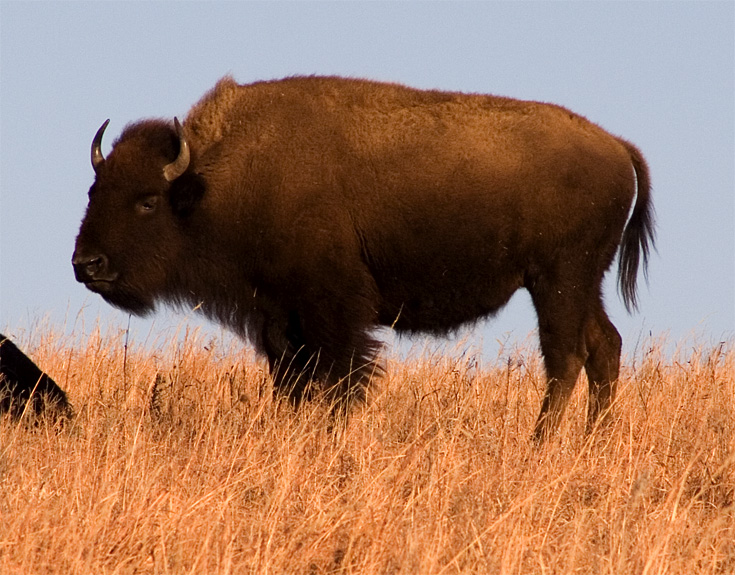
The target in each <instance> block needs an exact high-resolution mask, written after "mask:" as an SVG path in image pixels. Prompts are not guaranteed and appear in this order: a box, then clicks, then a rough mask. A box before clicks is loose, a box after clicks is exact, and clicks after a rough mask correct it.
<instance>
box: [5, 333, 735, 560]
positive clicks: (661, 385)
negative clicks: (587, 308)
mask: <svg viewBox="0 0 735 575" xmlns="http://www.w3.org/2000/svg"><path fill="white" fill-rule="evenodd" d="M17 343H18V344H19V345H20V346H21V347H22V348H24V349H25V350H26V351H27V352H28V353H29V354H30V355H32V356H33V358H34V360H35V361H36V362H37V363H38V364H39V366H40V367H41V368H42V369H44V370H46V371H47V372H48V373H49V374H50V375H51V376H52V377H54V379H55V380H56V381H57V383H59V385H61V387H62V388H64V389H65V390H66V391H67V393H68V395H69V399H70V400H71V401H72V402H73V404H74V408H75V411H76V413H75V417H74V419H73V420H72V421H71V422H69V423H67V424H66V425H65V426H63V428H61V429H58V428H57V427H54V426H53V425H52V424H50V423H48V422H46V423H42V424H40V425H35V426H34V425H24V424H20V425H18V424H17V423H14V422H12V421H10V420H9V419H8V418H5V419H3V420H2V421H0V573H2V574H5V575H7V574H16V573H23V574H42V573H70V574H74V573H79V574H88V573H89V574H91V573H95V574H103V573H110V574H111V573H121V574H123V573H126V574H127V573H274V574H280V573H299V574H300V573H303V574H319V573H360V574H373V573H381V574H390V573H402V574H404V573H416V574H419V573H421V574H423V573H427V574H440V573H447V574H449V573H503V574H505V573H508V574H511V573H518V574H520V573H529V574H531V573H534V574H536V573H559V574H568V573H594V574H598V573H610V574H660V573H666V574H682V575H683V574H687V575H691V574H695V573H735V345H733V342H728V343H725V344H722V345H719V346H712V347H708V346H700V347H699V348H697V349H682V350H679V351H678V352H677V353H675V354H673V355H674V356H675V357H676V358H677V359H671V358H670V357H669V355H670V354H669V355H665V354H664V353H663V351H662V348H663V346H662V345H661V344H660V343H657V342H655V341H652V342H649V343H647V344H645V346H644V347H642V348H641V349H640V350H639V351H638V352H636V354H635V357H632V358H631V357H628V358H626V359H625V362H624V366H623V369H622V375H621V382H620V392H619V397H618V401H617V403H616V406H615V418H614V421H613V423H612V424H611V425H610V426H609V427H608V428H605V429H601V430H598V431H597V432H596V433H595V434H593V435H592V436H585V435H584V412H585V407H586V406H585V401H586V392H585V389H584V388H585V387H586V382H585V381H580V382H579V384H578V389H577V392H575V395H574V398H573V402H572V404H571V406H570V408H569V410H568V411H567V414H566V416H565V418H564V420H563V427H562V429H561V432H560V434H559V436H558V437H556V438H554V439H553V440H552V441H551V442H550V443H548V444H547V445H545V446H544V447H542V448H536V447H534V446H533V444H532V443H531V442H530V441H529V437H530V434H531V430H532V428H533V424H534V422H535V418H536V415H537V411H538V408H539V404H540V398H541V395H542V393H543V388H544V377H543V366H542V363H541V359H540V357H539V356H538V355H537V353H536V352H535V351H534V350H533V349H531V348H529V349H527V350H519V351H518V352H517V353H516V352H514V353H513V354H510V355H509V356H507V357H506V358H505V359H503V360H499V361H498V362H497V364H495V365H485V366H482V365H480V366H478V365H476V364H475V362H474V360H472V359H468V358H463V359H456V357H455V358H454V359H450V358H448V357H446V356H442V355H439V354H436V353H434V354H426V355H424V356H423V357H420V358H417V359H408V360H406V361H405V362H398V361H397V360H391V359H388V360H386V367H387V373H386V376H385V377H384V378H383V379H382V380H381V381H379V382H378V384H377V385H376V386H375V387H374V389H373V391H372V392H371V394H370V397H369V401H368V403H367V404H366V405H365V406H364V407H360V408H358V409H356V410H355V411H354V412H353V414H352V417H351V418H350V420H349V422H348V423H347V426H346V427H345V428H344V429H342V428H339V430H338V431H337V432H329V431H328V430H327V427H328V416H327V409H326V408H325V407H324V406H322V405H320V404H318V403H313V404H307V405H306V406H305V407H304V408H303V409H301V410H299V411H298V412H294V411H293V410H292V409H291V408H290V407H289V406H288V405H287V404H283V403H277V402H274V400H273V399H272V396H271V390H270V384H269V381H268V378H267V377H266V375H265V374H264V371H263V369H264V365H263V364H262V363H261V362H259V361H257V360H256V359H255V358H254V357H253V356H252V355H251V354H250V353H249V352H248V351H247V350H245V349H243V348H240V347H239V346H237V345H236V344H224V343H222V342H219V341H215V340H212V341H209V340H205V339H204V338H202V337H200V336H198V335H197V334H193V335H190V336H188V337H186V338H183V339H179V340H178V341H172V342H169V343H166V344H165V345H163V346H162V347H161V348H160V350H158V351H156V352H155V353H151V352H150V351H144V350H143V349H142V348H141V347H140V346H136V345H130V346H126V345H125V336H124V334H122V333H113V334H111V335H105V336H104V337H103V336H101V335H100V334H99V333H97V334H94V335H92V336H91V337H90V338H89V339H85V340H83V341H80V340H78V339H77V340H71V339H68V338H64V337H61V336H57V335H54V334H53V333H48V334H47V335H45V336H43V337H41V338H40V339H38V340H35V341H33V342H29V341H23V340H20V341H18V342H17Z"/></svg>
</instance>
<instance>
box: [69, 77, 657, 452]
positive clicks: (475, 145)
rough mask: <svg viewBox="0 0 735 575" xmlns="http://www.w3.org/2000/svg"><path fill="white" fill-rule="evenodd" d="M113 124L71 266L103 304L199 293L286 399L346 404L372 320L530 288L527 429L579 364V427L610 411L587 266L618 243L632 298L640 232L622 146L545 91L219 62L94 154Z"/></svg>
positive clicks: (609, 370) (409, 322) (139, 309)
mask: <svg viewBox="0 0 735 575" xmlns="http://www.w3.org/2000/svg"><path fill="white" fill-rule="evenodd" d="M108 122H109V120H108ZM108 122H105V123H104V124H103V125H102V127H101V128H100V129H99V130H98V132H97V134H96V135H95V137H94V140H93V143H92V165H93V167H94V171H95V181H94V183H93V185H92V187H91V188H90V190H89V205H88V207H87V211H86V215H85V217H84V220H83V222H82V224H81V228H80V231H79V235H78V237H77V241H76V249H75V251H74V255H73V260H72V261H73V266H74V273H75V275H76V279H77V280H78V281H79V282H82V283H84V284H85V286H86V287H87V288H89V289H90V290H92V291H94V292H96V293H98V294H100V295H101V296H102V297H103V298H104V299H105V300H107V301H108V302H109V303H111V304H112V305H114V306H117V307H118V308H121V309H123V310H126V311H128V312H131V313H134V314H146V313H148V312H150V311H152V310H153V309H154V308H155V305H156V303H157V302H165V303H168V304H173V305H174V306H192V307H195V308H196V309H198V310H201V311H202V312H203V313H204V314H205V315H206V316H208V317H209V318H211V319H214V320H215V321H219V322H221V323H223V324H225V325H227V326H229V328H231V329H232V330H234V331H235V332H236V333H237V334H239V335H240V336H243V337H246V338H248V339H249V340H250V341H251V342H252V343H253V345H254V346H255V348H256V349H257V350H258V351H259V352H260V353H261V354H262V355H264V356H265V357H266V358H267V360H268V364H269V368H270V371H271V374H272V376H273V382H274V389H275V390H276V391H280V392H282V393H284V394H286V395H287V396H288V397H289V398H290V399H291V400H293V402H294V403H296V404H298V403H299V401H301V400H302V399H303V398H304V397H307V396H309V395H310V394H311V393H313V391H314V390H316V391H317V392H320V393H323V394H326V397H328V398H330V399H333V400H335V401H336V402H337V404H339V405H340V406H348V405H349V404H350V403H352V402H353V401H354V400H360V399H362V398H363V397H364V395H365V390H366V386H367V383H368V381H369V380H370V378H371V376H372V375H373V374H374V373H375V372H376V371H379V368H378V367H377V364H376V352H377V350H378V347H379V346H378V342H377V340H376V338H375V333H374V331H375V328H377V327H378V326H389V327H391V328H393V329H395V330H397V331H398V332H400V333H418V332H423V333H429V334H435V335H442V334H447V333H448V332H451V331H452V330H455V329H457V328H459V327H460V326H463V325H465V324H468V323H472V322H476V321H477V320H479V319H481V318H485V317H488V316H491V315H493V314H494V313H496V312H497V311H498V310H499V309H500V308H502V307H503V306H504V305H505V304H506V302H507V301H508V300H509V299H510V297H511V295H512V294H513V293H514V292H515V291H516V290H517V289H519V288H525V289H526V290H528V292H529V293H530V295H531V298H532V300H533V304H534V307H535V309H536V312H537V316H538V326H539V339H540V347H541V351H542V354H543V357H544V363H545V368H546V373H547V377H548V382H547V387H546V392H545V396H544V398H543V402H542V405H541V410H540V414H539V416H538V420H537V423H536V426H535V431H534V435H535V437H536V438H537V439H539V440H542V439H544V438H545V437H547V436H548V435H549V433H551V432H553V431H554V429H555V428H556V427H557V425H558V423H559V419H560V417H561V415H562V413H563V412H564V409H565V407H566V405H567V403H568V400H569V397H570V394H571V392H572V390H573V388H574V386H575V383H576V380H577V378H578V376H579V374H580V371H581V369H582V368H583V367H584V368H585V371H586V373H587V376H588V379H589V404H588V426H589V427H593V426H594V425H595V423H596V422H597V421H598V419H599V418H600V416H601V415H602V414H604V413H606V412H607V411H608V409H609V407H610V404H611V401H612V400H613V397H614V393H615V384H616V380H617V378H618V370H619V363H620V350H621V338H620V335H619V333H618V331H617V330H616V329H615V327H614V326H613V324H612V323H611V322H610V319H609V318H608V316H607V314H606V313H605V309H604V306H603V300H602V293H601V283H602V279H603V275H604V274H605V272H606V270H607V269H608V268H609V267H610V265H611V263H612V262H613V260H614V258H615V254H616V252H617V251H618V249H619V274H618V275H619V285H620V290H621V293H622V297H623V300H624V302H625V304H626V306H627V308H628V310H629V311H631V310H632V309H633V308H635V307H636V279H637V272H638V267H639V263H640V260H641V259H642V261H643V264H644V267H645V264H646V263H647V260H648V254H649V249H650V248H651V247H652V246H653V239H654V238H653V235H654V225H653V208H652V202H651V195H650V184H649V172H648V168H647V165H646V162H645V160H644V158H643V156H642V155H641V153H640V152H639V151H638V149H637V148H636V147H635V146H633V145H632V144H631V143H629V142H627V141H625V140H623V139H620V138H618V137H615V136H612V135H610V134H609V133H607V132H606V131H605V130H603V129H602V128H600V127H599V126H597V125H596V124H594V123H591V122H590V121H588V120H587V119H585V118H583V117H582V116H579V115H577V114H575V113H573V112H571V111H569V110H568V109H565V108H563V107H560V106H556V105H552V104H545V103H538V102H531V101H520V100H514V99H509V98H502V97H496V96H490V95H476V94H465V93H455V92H441V91H424V90H417V89H412V88H409V87H406V86H402V85H398V84H388V83H380V82H374V81H366V80H359V79H345V78H339V77H291V78H287V79H283V80H277V81H267V82H257V83H253V84H248V85H240V84H238V83H236V82H235V81H234V80H233V79H232V78H230V77H225V78H223V79H222V80H220V81H219V82H218V83H217V84H216V86H215V87H214V88H213V89H212V90H211V91H209V92H208V93H207V94H206V95H205V96H204V97H203V98H202V99H201V100H200V101H199V102H198V103H197V104H195V105H194V107H193V108H192V109H191V110H190V111H189V113H188V115H187V116H186V118H185V119H184V122H183V124H181V123H179V121H178V119H174V120H173V122H171V121H167V120H161V119H148V120H143V121H139V122H136V123H133V124H130V125H128V126H127V127H126V128H125V129H124V131H123V132H122V134H121V136H120V137H119V138H118V139H117V141H116V142H115V143H114V144H113V146H112V151H111V152H110V153H109V155H108V156H107V157H106V158H105V157H104V155H103V153H102V151H101V140H102V135H103V132H104V130H105V128H106V126H107V124H108ZM626 222H627V223H626Z"/></svg>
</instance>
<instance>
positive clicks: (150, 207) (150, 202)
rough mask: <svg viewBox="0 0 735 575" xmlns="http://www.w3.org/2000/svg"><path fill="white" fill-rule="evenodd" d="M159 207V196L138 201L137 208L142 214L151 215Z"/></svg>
mask: <svg viewBox="0 0 735 575" xmlns="http://www.w3.org/2000/svg"><path fill="white" fill-rule="evenodd" d="M157 205H158V196H146V197H145V198H142V199H140V200H138V203H137V204H136V205H135V207H136V208H137V210H138V212H139V213H141V214H150V213H152V212H153V211H155V209H156V206H157Z"/></svg>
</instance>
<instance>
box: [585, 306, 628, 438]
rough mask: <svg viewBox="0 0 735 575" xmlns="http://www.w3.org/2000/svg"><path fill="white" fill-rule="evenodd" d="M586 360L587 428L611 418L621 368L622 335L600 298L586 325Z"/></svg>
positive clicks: (588, 429) (589, 428)
mask: <svg viewBox="0 0 735 575" xmlns="http://www.w3.org/2000/svg"><path fill="white" fill-rule="evenodd" d="M585 343H586V346H587V353H588V357H587V361H586V362H585V365H584V369H585V371H586V372H587V379H588V380H589V403H588V408H587V431H588V432H591V431H592V430H593V429H594V428H595V426H596V425H597V424H598V423H605V422H606V421H607V419H608V415H609V412H610V407H611V404H612V402H613V401H614V399H615V388H616V385H617V380H618V375H619V371H620V350H621V348H622V339H621V337H620V334H619V333H618V330H617V329H615V326H614V325H613V324H612V322H611V321H610V318H608V316H607V314H606V313H605V310H604V309H603V307H602V302H601V301H599V302H598V305H597V307H596V309H595V312H594V313H593V314H592V316H591V317H590V318H589V320H588V322H587V326H586V329H585Z"/></svg>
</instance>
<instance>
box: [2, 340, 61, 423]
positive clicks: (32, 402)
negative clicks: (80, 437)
mask: <svg viewBox="0 0 735 575" xmlns="http://www.w3.org/2000/svg"><path fill="white" fill-rule="evenodd" d="M47 408H48V411H47ZM26 411H27V412H28V413H30V414H31V415H32V416H34V417H38V416H41V415H42V414H43V413H44V412H46V413H48V414H52V415H53V416H54V417H56V418H59V417H62V418H67V417H70V416H71V414H72V408H71V405H70V404H69V402H68V400H67V398H66V393H64V390H62V389H61V388H60V387H59V386H58V385H56V382H55V381H54V380H53V379H51V378H50V377H49V376H48V375H47V374H45V373H44V372H42V371H41V370H40V369H39V368H38V366H37V365H36V364H35V363H33V360H32V359H31V358H29V357H28V356H27V355H26V354H24V353H23V352H22V351H21V350H19V349H18V348H17V347H16V345H15V344H14V343H13V342H12V341H10V339H8V338H7V337H5V336H4V335H3V334H1V333H0V414H3V413H10V415H11V416H12V417H13V418H15V419H17V418H20V417H21V416H22V415H23V413H24V412H26Z"/></svg>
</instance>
